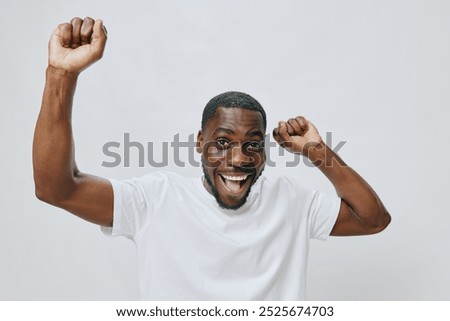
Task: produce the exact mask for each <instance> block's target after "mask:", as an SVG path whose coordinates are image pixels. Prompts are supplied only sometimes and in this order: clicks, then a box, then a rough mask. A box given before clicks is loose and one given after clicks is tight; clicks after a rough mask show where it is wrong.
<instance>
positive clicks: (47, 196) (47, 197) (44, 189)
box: [34, 184, 64, 206]
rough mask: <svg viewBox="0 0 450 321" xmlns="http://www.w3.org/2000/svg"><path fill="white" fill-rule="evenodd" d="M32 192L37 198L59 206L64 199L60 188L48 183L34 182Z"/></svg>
mask: <svg viewBox="0 0 450 321" xmlns="http://www.w3.org/2000/svg"><path fill="white" fill-rule="evenodd" d="M34 194H35V195H36V198H37V199H38V200H40V201H42V202H44V203H47V204H50V205H53V206H59V204H61V201H62V200H63V199H64V198H63V197H62V193H61V189H55V188H52V187H51V186H49V185H46V186H42V185H40V184H35V186H34Z"/></svg>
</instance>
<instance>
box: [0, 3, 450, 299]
mask: <svg viewBox="0 0 450 321" xmlns="http://www.w3.org/2000/svg"><path fill="white" fill-rule="evenodd" d="M74 16H80V17H82V18H84V17H85V16H91V17H94V18H102V19H103V20H104V22H105V25H106V26H107V28H108V32H109V39H108V43H107V48H106V51H105V55H104V58H103V59H102V60H101V61H100V62H98V63H97V64H96V65H94V66H92V67H91V68H90V69H88V70H86V71H85V72H84V73H83V74H82V75H81V76H80V78H79V82H78V89H77V93H76V98H75V105H74V112H73V130H74V136H75V141H76V159H77V163H78V166H79V168H80V169H81V170H82V171H84V172H88V173H92V174H96V175H99V176H103V177H110V178H116V179H125V178H131V177H135V176H141V175H144V174H146V173H149V172H151V171H155V170H160V168H152V167H151V166H149V165H146V166H144V167H140V166H139V164H138V161H137V160H138V158H137V154H136V153H135V151H133V152H132V155H131V156H132V158H131V164H130V166H129V167H125V166H124V164H123V163H122V164H121V165H120V166H117V167H114V168H107V167H104V166H102V162H103V161H111V158H108V157H107V156H105V154H104V153H103V145H104V144H105V143H107V142H119V143H121V145H123V139H124V134H125V133H129V135H130V138H131V139H132V140H134V141H139V142H141V143H143V144H146V143H147V142H153V143H154V157H155V159H158V157H160V156H161V146H162V143H163V142H171V141H173V139H174V135H176V134H179V137H180V140H185V141H186V140H187V138H188V136H189V135H191V134H196V133H197V130H198V129H199V126H200V117H201V111H202V109H203V107H204V105H205V104H206V103H207V101H208V100H209V99H210V98H211V97H212V96H214V95H216V94H218V93H221V92H224V91H228V90H239V91H244V92H247V93H249V94H251V95H253V96H254V97H255V98H257V99H258V100H259V101H260V102H261V104H262V105H263V106H264V107H265V108H266V111H267V113H268V123H269V130H268V131H269V132H270V131H271V128H273V127H274V126H275V125H276V123H277V121H278V120H286V119H288V118H290V117H292V116H296V115H305V116H306V117H307V118H309V119H310V120H311V121H313V122H314V123H315V124H316V126H317V127H318V129H319V130H320V132H321V133H322V135H323V136H325V133H326V132H330V133H332V137H333V145H334V146H335V145H337V144H338V143H339V142H341V141H342V142H343V141H346V143H345V145H344V146H343V147H342V148H341V150H340V151H339V153H340V155H341V156H342V157H343V158H344V160H345V161H346V162H347V163H348V164H349V165H351V166H352V167H353V168H355V169H356V170H357V171H358V172H359V173H360V174H361V175H362V176H363V177H365V178H366V179H367V180H368V181H369V183H370V184H371V185H372V186H373V187H374V189H375V190H376V191H377V193H378V194H379V195H380V197H381V198H382V200H383V201H384V203H385V205H386V207H387V208H388V210H389V211H390V212H391V214H392V217H393V220H392V224H391V225H390V226H389V228H388V229H387V230H386V231H385V232H383V233H381V234H378V235H374V236H367V237H349V238H330V239H329V240H327V241H326V242H320V241H313V242H312V246H311V250H310V261H309V270H308V271H309V276H308V294H309V295H308V298H309V299H311V300H450V273H449V271H450V255H449V254H450V231H449V226H450V211H449V206H448V199H449V196H448V192H449V191H450V183H449V179H450V173H449V169H448V161H449V158H450V152H449V148H448V140H449V134H448V123H449V116H450V112H449V110H450V108H449V105H450V90H449V89H450V88H449V85H450V58H449V57H450V2H449V1H446V0H442V1H437V0H427V1H412V0H404V1H387V0H376V1H375V0H374V1H356V0H355V1H349V0H342V1H331V0H330V1H325V0H322V1H313V0H310V1H298V0H277V1H267V0H245V1H241V0H239V1H237V0H226V1H225V0H223V1H217V0H213V1H211V0H193V1H186V0H178V1H174V0H150V1H143V0H142V1H137V0H135V1H119V0H114V1H92V0H79V1H56V0H47V1H31V0H29V1H24V0H22V1H21V0H14V1H12V0H6V1H5V0H1V1H0V33H1V50H0V63H1V72H0V91H1V94H0V107H1V108H0V122H1V125H0V131H1V132H0V139H1V158H0V173H1V179H0V197H1V202H0V260H1V261H0V299H2V300H136V299H138V281H137V273H136V272H137V266H136V251H135V248H134V244H133V243H132V242H130V241H129V240H127V239H125V238H109V237H106V236H104V235H103V234H102V233H101V231H100V228H99V227H97V226H95V225H91V224H90V223H87V222H85V221H83V220H81V219H78V218H77V217H74V216H72V215H71V214H68V213H65V212H64V211H62V210H60V209H58V208H55V207H51V206H49V205H47V204H44V203H42V202H39V201H38V200H37V199H36V198H35V196H34V185H33V174H32V159H31V147H32V137H33V131H34V125H35V122H36V118H37V115H38V112H39V108H40V101H41V97H42V89H43V86H44V82H45V77H44V73H45V68H46V64H47V42H48V39H49V37H50V34H51V32H52V30H53V29H54V28H55V27H56V26H57V24H59V23H61V22H66V21H69V20H70V19H71V18H72V17H74ZM119 152H120V153H122V152H121V151H120V150H119ZM272 152H273V153H274V154H276V153H277V149H273V150H271V153H272ZM133 153H134V154H133ZM122 155H123V154H122ZM158 155H159V156H158ZM183 155H184V157H185V158H184V159H185V160H187V158H186V157H187V156H186V155H185V154H183ZM275 156H276V157H273V159H274V160H276V163H277V166H276V167H271V168H267V169H266V171H265V173H266V175H267V176H276V175H281V174H284V175H292V176H296V177H299V178H301V179H302V180H303V181H304V182H305V184H307V185H309V186H311V187H313V188H315V189H318V190H321V191H324V192H329V193H333V192H334V189H333V187H332V186H331V184H330V183H329V182H328V181H327V180H326V179H325V177H323V176H322V174H321V173H320V172H319V171H318V170H317V169H315V168H310V167H307V166H305V165H304V164H303V163H300V164H299V165H298V166H297V167H296V168H288V167H287V166H286V164H285V163H286V161H288V160H291V159H292V157H291V156H290V155H285V156H277V155H275ZM171 157H172V156H171ZM172 158H173V157H172ZM196 158H197V160H199V157H198V156H196ZM164 170H170V171H176V172H179V173H182V174H183V175H185V176H188V177H196V176H200V175H201V169H200V168H198V167H195V166H189V165H187V166H186V167H180V166H176V165H175V164H174V162H173V159H170V161H169V166H167V167H165V168H164ZM236 291H239V289H236Z"/></svg>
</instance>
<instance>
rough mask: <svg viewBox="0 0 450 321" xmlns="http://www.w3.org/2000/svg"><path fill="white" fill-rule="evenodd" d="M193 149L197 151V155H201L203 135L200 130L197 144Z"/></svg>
mask: <svg viewBox="0 0 450 321" xmlns="http://www.w3.org/2000/svg"><path fill="white" fill-rule="evenodd" d="M195 148H196V149H197V153H199V154H201V153H202V151H203V133H202V130H201V129H200V130H199V131H198V134H197V143H196V145H195Z"/></svg>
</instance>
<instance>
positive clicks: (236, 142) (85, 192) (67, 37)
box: [33, 18, 390, 300]
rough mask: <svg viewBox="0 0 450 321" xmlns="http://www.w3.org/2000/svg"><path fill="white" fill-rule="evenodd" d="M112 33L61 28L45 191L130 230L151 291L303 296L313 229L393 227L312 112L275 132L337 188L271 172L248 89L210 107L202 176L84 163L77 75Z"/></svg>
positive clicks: (42, 157)
mask: <svg viewBox="0 0 450 321" xmlns="http://www.w3.org/2000/svg"><path fill="white" fill-rule="evenodd" d="M106 38H107V33H106V29H105V28H104V27H103V23H102V21H101V20H96V21H94V20H93V19H91V18H86V19H84V20H82V19H79V18H74V19H72V20H71V22H70V23H64V24H61V25H59V26H58V27H57V28H56V29H55V31H54V32H53V34H52V36H51V39H50V42H49V65H48V68H47V72H46V84H45V89H44V95H43V100H42V107H41V112H40V114H39V118H38V121H37V124H36V131H35V137H34V143H33V166H34V179H35V186H36V195H37V197H38V198H39V199H41V200H43V201H45V202H48V203H50V204H53V205H55V206H59V207H61V208H63V209H65V210H67V211H69V212H71V213H73V214H75V215H77V216H79V217H81V218H83V219H85V220H88V221H90V222H93V223H95V224H98V225H100V226H102V229H103V230H104V232H105V233H109V234H112V235H125V236H127V237H129V238H131V239H132V240H133V241H134V242H135V243H136V245H137V250H138V256H139V265H138V268H139V277H140V290H141V297H142V298H143V299H150V300H166V299H167V300H304V299H305V280H306V264H307V255H308V244H309V240H310V239H311V238H318V239H325V238H326V237H327V236H328V235H334V236H346V235H365V234H373V233H377V232H380V231H382V230H383V229H384V228H386V226H387V225H388V224H389V222H390V215H389V213H388V212H387V211H386V209H385V208H384V206H383V204H382V202H381V201H380V199H379V198H378V196H377V195H376V194H375V192H374V191H373V190H372V189H371V187H370V186H369V185H368V184H367V183H366V182H365V181H364V179H363V178H361V177H360V176H359V175H358V174H357V173H356V172H355V171H354V170H353V169H351V168H350V167H348V166H347V165H346V164H345V163H344V162H343V161H342V160H341V159H340V158H339V157H338V156H337V155H336V154H335V153H334V152H333V151H332V150H330V149H329V148H328V147H327V146H326V145H325V144H324V142H323V140H322V138H321V137H320V135H319V133H318V131H317V129H316V127H315V126H314V125H313V124H312V123H311V122H309V121H308V120H306V119H305V118H304V117H295V118H291V119H289V120H288V121H283V122H280V123H279V124H278V126H277V127H276V128H275V129H274V130H273V134H274V137H275V140H276V141H277V142H278V143H279V144H280V145H281V146H282V147H284V148H286V149H287V150H288V151H290V152H292V153H299V154H303V155H304V156H305V157H308V159H309V160H310V161H311V162H312V163H313V164H314V165H316V166H317V167H318V168H319V169H320V170H321V171H322V172H323V173H324V174H325V175H326V177H327V178H328V179H329V180H330V182H331V183H332V184H333V185H334V187H335V189H336V192H337V195H338V196H334V195H324V194H321V193H318V192H315V191H312V190H310V189H308V188H305V187H303V186H302V185H301V184H299V183H298V182H297V181H296V180H295V179H291V178H285V177H280V178H278V179H275V180H269V179H266V178H265V177H264V176H262V175H261V173H262V172H263V169H264V162H265V153H264V146H263V141H264V137H265V132H266V114H265V112H264V109H263V108H262V107H261V105H260V104H259V103H258V102H257V101H256V100H255V99H254V98H252V97H250V96H249V95H247V94H243V93H239V92H228V93H224V94H221V95H218V96H217V97H214V98H213V99H211V101H210V102H209V103H208V104H207V106H206V107H205V110H204V112H203V119H202V128H201V130H200V131H199V133H198V137H197V138H198V139H197V151H198V152H199V153H201V155H202V166H203V173H204V175H203V177H202V179H185V178H183V177H180V176H179V175H176V174H174V173H167V172H158V173H154V174H150V175H147V176H144V177H142V178H139V179H133V180H128V181H122V182H118V181H115V180H106V179H103V178H99V177H95V176H92V175H88V174H84V173H82V172H80V171H79V170H78V168H77V166H76V163H75V156H74V144H73V138H72V131H71V112H72V101H73V96H74V93H75V87H76V82H77V78H78V75H79V74H80V73H81V71H83V70H84V69H85V68H87V67H88V66H90V65H91V64H93V63H94V62H96V61H97V60H99V59H100V58H101V57H102V55H103V51H104V48H105V43H106Z"/></svg>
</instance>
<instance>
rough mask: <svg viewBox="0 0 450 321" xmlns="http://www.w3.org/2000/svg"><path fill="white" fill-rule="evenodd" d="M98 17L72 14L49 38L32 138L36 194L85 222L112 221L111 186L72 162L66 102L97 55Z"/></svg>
mask: <svg viewBox="0 0 450 321" xmlns="http://www.w3.org/2000/svg"><path fill="white" fill-rule="evenodd" d="M106 37H107V36H106V30H105V29H104V27H103V23H102V21H101V20H97V21H95V22H94V20H93V19H91V18H86V19H84V20H81V19H79V18H74V19H72V21H71V22H70V23H65V24H61V25H59V26H58V27H57V28H56V29H55V31H54V32H53V34H52V36H51V38H50V42H49V65H48V68H47V71H46V83H45V89H44V94H43V98H42V106H41V111H40V113H39V117H38V120H37V123H36V129H35V133H34V140H33V170H34V181H35V190H36V196H37V197H38V198H39V199H40V200H42V201H45V202H47V203H50V204H52V205H55V206H58V207H61V208H63V209H65V210H67V211H69V212H71V213H73V214H75V215H77V216H79V217H81V218H83V219H85V220H87V221H90V222H93V223H96V224H99V225H103V226H112V222H113V191H112V187H111V184H110V183H109V181H108V180H106V179H103V178H100V177H96V176H92V175H88V174H84V173H81V172H80V171H79V170H78V168H77V166H76V163H75V151H74V142H73V135H72V124H71V116H72V103H73V97H74V94H75V88H76V83H77V79H78V75H79V74H80V73H81V72H82V71H83V70H84V69H86V68H87V67H89V66H90V65H91V64H93V63H94V62H96V61H97V60H99V59H100V58H101V57H102V55H103V50H104V48H105V44H106Z"/></svg>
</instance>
